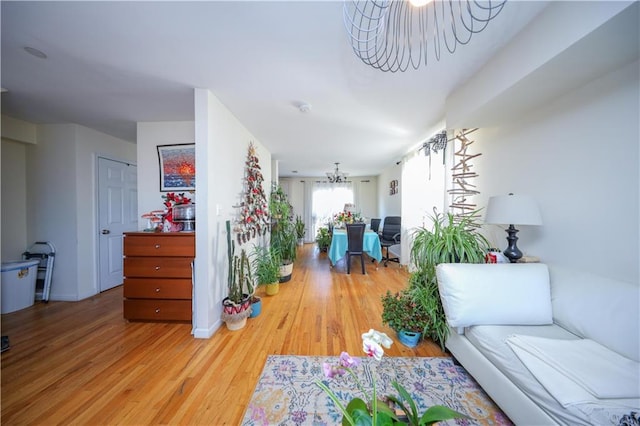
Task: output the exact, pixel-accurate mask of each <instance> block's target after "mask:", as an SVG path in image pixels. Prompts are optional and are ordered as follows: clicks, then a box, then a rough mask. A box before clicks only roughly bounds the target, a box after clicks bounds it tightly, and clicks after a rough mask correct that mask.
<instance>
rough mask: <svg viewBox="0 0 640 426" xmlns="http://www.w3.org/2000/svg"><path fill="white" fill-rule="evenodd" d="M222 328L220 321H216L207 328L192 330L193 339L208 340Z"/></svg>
mask: <svg viewBox="0 0 640 426" xmlns="http://www.w3.org/2000/svg"><path fill="white" fill-rule="evenodd" d="M221 326H222V320H218V321H216V322H215V323H213V324H212V325H211V327H209V328H198V327H196V328H194V329H193V337H195V338H196V339H209V338H210V337H211V336H213V333H215V332H216V331H217V330H218V329H219V328H220V327H221Z"/></svg>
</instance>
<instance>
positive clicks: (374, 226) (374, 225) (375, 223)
mask: <svg viewBox="0 0 640 426" xmlns="http://www.w3.org/2000/svg"><path fill="white" fill-rule="evenodd" d="M380 222H381V220H380V219H371V230H372V231H373V232H375V233H376V234H377V233H378V231H379V230H380Z"/></svg>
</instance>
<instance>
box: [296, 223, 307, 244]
mask: <svg viewBox="0 0 640 426" xmlns="http://www.w3.org/2000/svg"><path fill="white" fill-rule="evenodd" d="M295 228H296V237H298V245H299V246H302V245H304V234H305V232H306V230H305V229H304V222H303V221H302V217H300V216H296V223H295Z"/></svg>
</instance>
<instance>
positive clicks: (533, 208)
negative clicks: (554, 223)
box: [484, 194, 542, 263]
mask: <svg viewBox="0 0 640 426" xmlns="http://www.w3.org/2000/svg"><path fill="white" fill-rule="evenodd" d="M484 222H485V223H488V224H496V225H509V228H508V229H506V232H507V234H508V235H507V241H508V242H509V246H508V247H507V248H506V249H505V250H504V251H503V254H504V255H505V256H506V257H507V258H508V259H509V261H510V262H511V263H515V262H517V261H518V259H520V258H521V257H522V252H521V251H520V250H519V249H518V246H517V245H516V242H517V241H518V237H517V236H516V234H517V233H518V230H517V229H516V228H515V226H514V224H516V225H542V217H541V216H540V210H539V209H538V205H537V203H536V202H535V200H534V199H533V198H532V197H529V196H526V195H513V194H509V195H497V196H494V197H490V198H489V202H488V204H487V213H486V214H485V217H484Z"/></svg>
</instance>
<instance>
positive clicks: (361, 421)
mask: <svg viewBox="0 0 640 426" xmlns="http://www.w3.org/2000/svg"><path fill="white" fill-rule="evenodd" d="M346 411H347V413H348V414H349V415H350V416H351V418H352V419H353V423H351V424H354V425H356V426H369V425H372V424H373V421H372V419H371V414H370V413H369V407H367V403H366V402H364V401H363V400H362V399H360V398H353V399H352V400H351V401H349V404H347V407H346ZM342 423H343V424H344V417H343V419H342Z"/></svg>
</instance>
